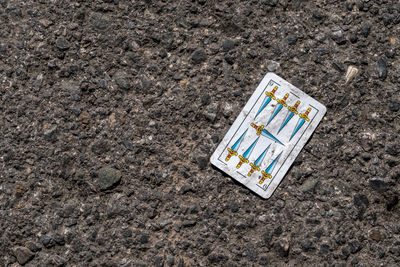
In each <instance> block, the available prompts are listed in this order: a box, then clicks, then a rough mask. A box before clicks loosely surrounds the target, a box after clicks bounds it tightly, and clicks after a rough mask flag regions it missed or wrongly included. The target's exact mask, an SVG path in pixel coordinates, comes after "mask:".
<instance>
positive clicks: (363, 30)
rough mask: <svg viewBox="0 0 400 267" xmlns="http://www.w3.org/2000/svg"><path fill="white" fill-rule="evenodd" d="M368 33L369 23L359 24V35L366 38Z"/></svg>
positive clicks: (369, 29) (369, 30)
mask: <svg viewBox="0 0 400 267" xmlns="http://www.w3.org/2000/svg"><path fill="white" fill-rule="evenodd" d="M370 32H371V24H369V23H363V24H361V35H362V36H364V37H365V38H367V37H368V35H369V33H370Z"/></svg>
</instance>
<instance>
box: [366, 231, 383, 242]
mask: <svg viewBox="0 0 400 267" xmlns="http://www.w3.org/2000/svg"><path fill="white" fill-rule="evenodd" d="M369 238H370V239H372V240H374V241H376V242H379V241H380V240H381V239H382V235H381V232H380V231H379V230H378V229H372V230H371V231H370V232H369Z"/></svg>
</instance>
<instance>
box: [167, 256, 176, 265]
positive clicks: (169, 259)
mask: <svg viewBox="0 0 400 267" xmlns="http://www.w3.org/2000/svg"><path fill="white" fill-rule="evenodd" d="M174 263H175V259H174V256H168V257H167V265H168V266H173V265H174Z"/></svg>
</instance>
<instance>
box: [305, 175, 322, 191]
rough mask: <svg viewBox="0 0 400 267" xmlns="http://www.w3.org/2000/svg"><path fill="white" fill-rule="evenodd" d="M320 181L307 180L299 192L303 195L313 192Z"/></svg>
mask: <svg viewBox="0 0 400 267" xmlns="http://www.w3.org/2000/svg"><path fill="white" fill-rule="evenodd" d="M319 182H320V180H319V179H318V178H315V179H308V180H307V181H306V182H305V183H304V184H303V185H302V186H301V191H302V192H303V193H306V192H309V191H314V189H315V187H316V186H317V185H318V183H319Z"/></svg>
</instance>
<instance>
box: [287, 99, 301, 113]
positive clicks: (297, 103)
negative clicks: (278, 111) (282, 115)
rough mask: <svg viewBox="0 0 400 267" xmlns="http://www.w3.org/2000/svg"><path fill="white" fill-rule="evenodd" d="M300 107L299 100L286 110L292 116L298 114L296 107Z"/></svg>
mask: <svg viewBox="0 0 400 267" xmlns="http://www.w3.org/2000/svg"><path fill="white" fill-rule="evenodd" d="M299 105H300V100H297V102H296V103H295V104H294V105H293V106H291V107H288V110H290V111H291V112H293V113H294V114H298V113H299V112H298V111H297V107H298V106H299Z"/></svg>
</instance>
